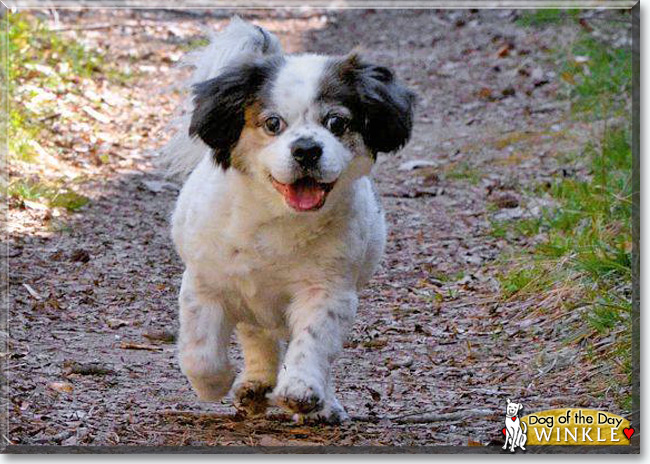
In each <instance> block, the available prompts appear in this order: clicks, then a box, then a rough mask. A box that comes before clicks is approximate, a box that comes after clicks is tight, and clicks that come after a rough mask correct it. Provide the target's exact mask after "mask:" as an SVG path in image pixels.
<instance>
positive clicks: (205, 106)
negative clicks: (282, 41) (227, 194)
mask: <svg viewBox="0 0 650 464" xmlns="http://www.w3.org/2000/svg"><path fill="white" fill-rule="evenodd" d="M280 63H281V58H279V57H275V58H272V59H266V60H264V61H258V62H253V63H245V64H242V65H239V66H236V67H233V68H230V69H227V70H226V71H224V72H223V73H222V74H220V75H219V76H218V77H215V78H214V79H210V80H207V81H205V82H201V83H199V84H196V85H195V86H194V112H193V113H192V120H191V122H190V128H189V134H190V136H198V137H199V138H200V139H201V140H203V142H205V144H206V145H208V146H209V147H210V148H212V150H213V154H214V160H215V162H216V163H217V164H218V165H219V166H221V167H223V168H224V169H228V168H229V167H230V152H231V150H232V149H233V147H234V146H235V145H236V144H237V141H238V140H239V136H240V135H241V131H242V129H243V128H244V124H245V111H246V108H248V107H249V106H251V105H252V104H254V103H255V102H256V101H258V100H259V99H260V92H261V90H262V88H263V87H264V84H265V83H266V82H267V81H268V80H269V79H270V78H271V77H272V76H273V75H274V74H275V72H277V68H278V67H279V66H280Z"/></svg>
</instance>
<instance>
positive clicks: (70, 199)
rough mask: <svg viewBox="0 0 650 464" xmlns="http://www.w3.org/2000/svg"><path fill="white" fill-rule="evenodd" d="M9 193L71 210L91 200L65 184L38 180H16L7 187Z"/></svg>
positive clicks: (11, 195) (9, 194) (20, 197)
mask: <svg viewBox="0 0 650 464" xmlns="http://www.w3.org/2000/svg"><path fill="white" fill-rule="evenodd" d="M7 195H8V196H10V197H14V198H19V199H23V200H28V201H33V202H36V203H41V204H44V205H46V206H49V207H61V208H66V209H67V210H69V211H76V210H78V209H80V208H81V207H83V206H85V205H86V204H87V203H88V202H89V201H90V200H89V199H88V198H87V197H85V196H83V195H81V194H79V193H77V192H75V191H73V190H71V189H70V188H69V187H68V186H67V185H65V184H62V183H60V184H59V185H48V184H45V183H43V182H38V181H24V180H17V181H14V182H12V183H11V184H9V186H8V187H7Z"/></svg>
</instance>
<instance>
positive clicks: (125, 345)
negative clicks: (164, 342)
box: [120, 342, 162, 351]
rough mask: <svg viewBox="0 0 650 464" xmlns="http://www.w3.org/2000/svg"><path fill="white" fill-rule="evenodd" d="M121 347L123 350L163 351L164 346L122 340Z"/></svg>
mask: <svg viewBox="0 0 650 464" xmlns="http://www.w3.org/2000/svg"><path fill="white" fill-rule="evenodd" d="M120 348H122V349H123V350H149V351H162V348H161V347H159V346H153V345H142V344H140V343H130V342H122V343H120Z"/></svg>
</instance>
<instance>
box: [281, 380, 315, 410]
mask: <svg viewBox="0 0 650 464" xmlns="http://www.w3.org/2000/svg"><path fill="white" fill-rule="evenodd" d="M323 396H324V395H323V392H322V389H321V388H319V387H317V386H316V385H312V384H308V383H307V382H305V381H304V380H302V379H299V378H296V377H293V378H289V379H286V380H285V381H284V382H282V383H281V384H280V385H278V387H277V388H276V389H275V391H274V393H273V399H274V402H275V404H276V405H278V406H280V407H281V408H284V409H286V410H288V411H290V412H292V413H297V414H309V413H311V412H317V411H320V410H321V409H323V405H324V402H323Z"/></svg>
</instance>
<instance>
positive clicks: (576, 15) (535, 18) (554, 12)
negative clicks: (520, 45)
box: [517, 8, 580, 27]
mask: <svg viewBox="0 0 650 464" xmlns="http://www.w3.org/2000/svg"><path fill="white" fill-rule="evenodd" d="M579 19H580V10H578V9H573V8H572V9H559V8H548V9H543V10H525V11H523V13H522V15H521V17H520V18H519V19H518V20H517V24H519V25H520V26H525V27H530V26H534V27H541V26H548V25H549V24H562V23H565V22H567V21H574V22H575V21H578V20H579Z"/></svg>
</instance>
